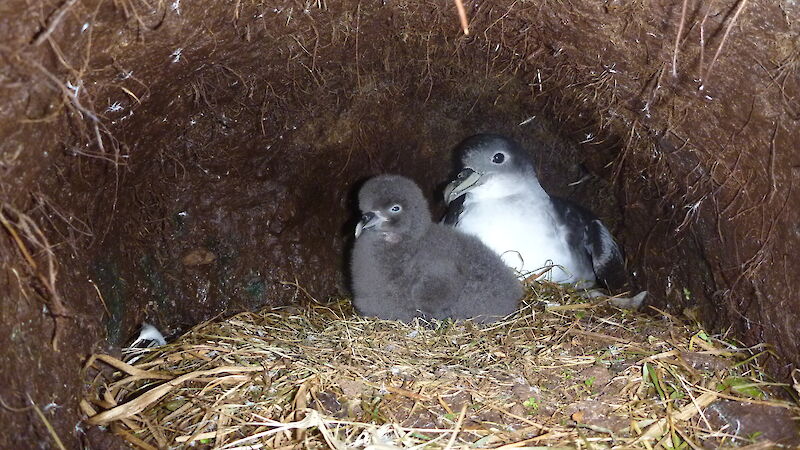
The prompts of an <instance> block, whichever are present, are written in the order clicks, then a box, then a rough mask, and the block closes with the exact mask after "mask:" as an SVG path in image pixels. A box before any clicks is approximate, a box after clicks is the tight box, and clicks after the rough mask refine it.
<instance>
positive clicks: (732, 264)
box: [0, 0, 800, 448]
mask: <svg viewBox="0 0 800 450" xmlns="http://www.w3.org/2000/svg"><path fill="white" fill-rule="evenodd" d="M683 7H684V4H683V2H678V1H671V2H667V1H654V2H641V1H630V2H625V1H616V0H609V1H606V2H602V3H601V2H594V1H574V2H558V1H544V2H535V3H532V2H524V1H519V0H493V1H480V2H471V3H469V4H467V13H468V15H469V17H470V21H471V25H470V26H471V33H470V35H469V36H464V35H463V34H462V33H461V32H460V30H459V29H458V20H457V17H456V15H455V8H454V7H453V5H452V4H451V3H450V2H446V1H437V2H423V1H419V0H399V1H387V2H356V1H351V0H345V1H342V2H338V3H336V4H334V3H333V2H330V4H328V3H326V2H324V1H319V2H309V3H302V2H296V1H281V2H273V3H268V2H263V3H261V2H256V1H250V0H244V1H242V0H236V1H224V2H205V3H203V4H197V3H194V2H189V1H184V2H180V1H175V2H163V1H158V2H147V1H144V0H140V1H136V0H113V1H102V0H84V1H75V0H66V1H37V0H33V1H31V0H26V1H22V0H7V1H5V2H3V3H2V4H0V37H2V40H0V138H1V140H0V208H1V209H0V212H1V213H2V216H0V217H1V218H2V225H3V226H2V228H3V233H2V236H1V237H0V269H2V270H0V307H1V308H2V318H0V330H2V331H0V345H2V346H3V348H4V350H3V351H2V352H0V367H2V371H1V372H0V386H2V388H0V397H1V398H2V400H3V405H2V408H0V420H2V423H4V425H5V427H4V433H3V437H2V438H0V447H4V448H5V447H9V448H28V447H31V446H40V447H45V448H46V447H48V446H49V445H51V444H50V442H51V441H50V438H49V436H48V432H47V429H46V428H45V426H44V425H43V422H42V421H41V420H40V419H39V418H38V416H37V415H36V414H35V412H34V411H33V410H32V409H31V408H30V406H29V405H30V403H31V402H33V403H35V404H36V405H38V407H39V408H42V409H43V410H45V412H44V414H45V417H46V418H47V419H48V420H49V421H50V422H51V423H52V424H53V426H54V428H55V430H56V432H57V433H58V435H59V436H60V437H61V439H63V440H64V441H65V445H66V446H67V447H68V448H75V447H77V446H78V443H79V442H80V441H82V440H83V439H84V438H83V432H82V431H81V426H80V420H81V417H80V415H79V413H78V410H77V408H76V403H77V399H78V398H79V395H80V393H81V387H82V382H83V380H82V377H81V373H80V370H81V366H82V363H83V361H84V360H85V358H86V356H87V355H88V354H90V353H92V352H94V351H96V350H99V349H114V348H118V347H119V345H120V344H122V343H124V342H126V341H128V340H129V339H130V338H131V337H132V336H133V335H134V334H135V331H136V328H137V327H138V326H139V324H140V323H141V322H142V321H143V320H147V321H151V322H153V323H155V324H156V325H157V326H159V327H160V328H161V329H162V330H166V331H167V332H168V333H170V334H175V333H179V332H181V331H183V330H185V329H187V328H188V327H190V326H192V325H194V324H196V323H198V322H199V321H202V320H204V319H207V318H210V317H214V316H215V315H219V314H222V315H229V314H233V313H235V312H238V311H241V310H245V309H255V308H259V307H262V306H266V305H270V304H276V303H283V302H291V301H292V300H293V299H295V298H296V296H298V295H299V296H305V295H310V296H313V297H315V298H317V299H326V298H328V297H332V296H338V295H341V294H342V293H345V292H346V281H345V279H344V277H343V276H342V275H341V274H342V261H343V258H342V254H343V252H344V249H346V248H347V245H348V237H349V235H350V232H351V230H352V219H353V216H354V211H353V205H352V193H353V189H354V186H356V185H357V183H358V181H359V180H362V179H363V178H364V177H366V176H368V175H371V174H375V173H379V172H387V171H388V172H398V173H403V174H406V175H409V176H411V177H412V178H414V179H415V180H417V181H418V182H419V183H421V185H422V186H423V187H424V189H425V191H426V192H427V193H428V194H429V195H430V199H431V201H434V200H435V199H437V198H438V197H437V193H438V189H439V188H440V187H441V182H442V181H444V180H445V179H446V178H447V176H448V175H449V173H450V171H451V170H452V168H453V167H452V164H451V159H450V154H451V150H452V149H453V147H454V146H455V145H456V144H457V142H458V141H460V140H461V139H463V138H464V137H466V136H467V135H470V134H473V133H475V132H479V131H495V132H502V133H507V134H510V135H512V136H514V137H516V138H518V139H519V140H520V141H521V142H523V143H524V144H526V145H527V146H528V147H530V148H531V149H532V152H533V154H534V155H535V156H536V158H537V161H538V165H539V170H540V173H541V178H542V180H543V184H544V185H545V187H546V188H548V189H549V190H550V191H551V192H552V193H556V194H560V195H564V196H567V197H571V198H574V199H576V200H578V201H580V202H581V203H583V204H585V205H587V206H589V207H591V208H592V209H594V210H595V211H596V212H597V213H598V214H599V215H600V216H601V217H602V218H603V219H604V220H605V221H606V222H607V223H608V224H609V225H611V227H612V229H613V231H614V232H615V234H616V236H618V237H619V239H620V241H621V243H622V244H623V246H624V247H625V249H626V251H627V254H628V258H629V263H630V266H631V269H632V270H633V271H634V272H635V274H636V275H635V282H636V284H637V286H638V287H641V288H646V289H648V290H649V291H650V292H651V293H652V294H653V303H654V304H655V305H656V306H659V307H664V308H668V309H670V310H672V311H678V312H680V311H682V310H684V309H685V308H689V309H693V308H696V312H697V314H699V316H700V317H702V318H703V320H704V322H705V323H706V324H707V325H708V326H709V327H710V328H712V329H715V330H728V329H730V330H732V332H733V334H734V335H736V336H738V338H739V339H740V340H741V341H742V342H743V343H744V344H746V345H754V344H757V343H767V344H769V345H771V346H772V347H773V348H774V350H775V352H776V354H777V355H780V356H782V359H779V358H775V359H774V360H773V367H772V370H773V372H774V374H775V376H776V377H778V378H784V377H786V376H787V374H788V373H789V371H790V370H791V369H792V368H794V367H797V366H798V364H800V357H799V356H798V355H800V338H798V334H797V326H796V324H797V323H798V320H799V319H800V304H799V303H798V302H800V299H798V297H797V292H800V272H798V270H797V269H796V268H795V266H794V264H796V262H793V261H796V260H797V257H793V256H791V255H794V254H796V253H797V252H798V251H800V226H799V225H798V224H800V213H798V207H800V194H799V193H798V190H797V189H795V188H794V187H793V180H794V178H795V176H796V174H797V170H798V168H799V167H800V161H799V160H798V158H800V157H798V154H797V153H796V152H795V151H794V150H795V148H796V147H797V144H796V143H797V141H798V138H800V131H798V130H800V128H798V120H800V100H798V95H800V83H799V82H798V81H799V79H798V72H797V70H798V67H800V39H799V38H798V36H800V32H799V31H798V30H799V27H798V18H799V17H800V5H798V4H797V3H796V2H794V1H789V0H785V1H781V2H767V1H755V2H747V1H746V0H740V1H739V2H732V1H727V0H722V1H719V2H703V3H701V2H687V3H686V5H685V9H686V12H685V14H682V9H683ZM737 12H738V13H737ZM679 30H680V33H681V38H680V39H679V42H678V52H677V53H676V51H675V43H676V35H678V32H679ZM701 44H702V45H701ZM675 56H677V65H673V58H674V57H675ZM701 86H702V89H700V87H701ZM531 118H532V119H531ZM582 178H586V181H584V182H582V183H579V184H577V185H574V186H569V183H571V182H573V181H577V180H579V179H582ZM300 287H301V288H302V289H300ZM34 443H38V444H34Z"/></svg>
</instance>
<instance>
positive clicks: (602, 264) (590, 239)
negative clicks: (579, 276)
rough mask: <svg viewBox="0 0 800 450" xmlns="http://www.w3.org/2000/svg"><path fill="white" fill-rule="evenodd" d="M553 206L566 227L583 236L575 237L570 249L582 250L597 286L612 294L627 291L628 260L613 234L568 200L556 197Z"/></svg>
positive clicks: (570, 240)
mask: <svg viewBox="0 0 800 450" xmlns="http://www.w3.org/2000/svg"><path fill="white" fill-rule="evenodd" d="M552 200H553V206H554V207H555V209H556V212H557V213H558V214H559V215H560V216H561V219H562V220H563V221H564V222H565V224H566V225H567V226H568V227H569V228H571V229H574V230H583V232H582V233H572V234H571V235H570V237H569V243H570V246H571V247H573V248H583V249H584V250H585V251H586V255H587V257H588V259H589V261H591V264H592V269H593V271H594V275H595V277H596V278H597V282H598V283H599V284H601V285H603V286H605V287H606V289H608V290H609V291H611V292H612V293H613V292H617V291H619V290H622V289H624V287H625V286H626V284H627V281H628V275H627V272H626V270H625V257H624V256H623V254H622V250H621V249H620V248H619V245H617V242H616V241H615V240H614V237H613V236H612V235H611V232H609V231H608V229H607V228H606V227H605V225H603V222H601V221H600V219H598V218H597V216H595V215H594V214H593V213H592V212H591V211H589V210H588V209H586V208H583V207H582V206H580V205H577V204H575V203H572V202H570V201H568V200H564V199H560V198H556V197H553V198H552Z"/></svg>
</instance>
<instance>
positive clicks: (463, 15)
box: [455, 0, 469, 36]
mask: <svg viewBox="0 0 800 450" xmlns="http://www.w3.org/2000/svg"><path fill="white" fill-rule="evenodd" d="M455 3H456V9H457V10H458V19H459V20H460V21H461V29H462V30H464V34H465V35H467V36H469V22H467V11H466V10H465V9H464V2H463V1H462V0H455Z"/></svg>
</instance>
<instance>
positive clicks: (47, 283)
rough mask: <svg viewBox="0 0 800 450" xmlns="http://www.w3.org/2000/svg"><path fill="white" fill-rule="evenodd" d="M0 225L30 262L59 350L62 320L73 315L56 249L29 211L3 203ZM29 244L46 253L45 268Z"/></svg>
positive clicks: (0, 210)
mask: <svg viewBox="0 0 800 450" xmlns="http://www.w3.org/2000/svg"><path fill="white" fill-rule="evenodd" d="M0 224H2V225H3V228H4V229H5V230H6V232H7V233H8V234H9V235H10V236H11V238H12V240H13V241H14V244H16V246H17V249H18V250H19V251H20V253H21V254H22V257H23V259H24V260H25V262H26V263H27V264H28V269H29V271H30V272H31V274H32V275H33V277H34V278H35V279H36V280H37V281H38V282H39V286H38V287H39V288H40V289H41V290H40V294H41V295H42V296H43V297H44V298H45V299H46V304H47V307H48V310H49V311H48V312H49V314H50V316H52V317H53V321H54V330H53V339H52V341H51V344H52V346H53V350H55V351H58V343H59V339H60V337H61V334H62V333H63V329H62V327H63V322H62V321H63V320H65V319H67V318H69V317H71V315H70V313H69V311H68V310H67V308H66V306H65V305H64V302H63V300H62V298H61V296H60V295H59V293H58V289H57V287H56V286H57V283H56V278H57V275H58V269H57V266H56V258H55V254H53V248H52V246H51V245H50V243H49V242H48V240H47V237H46V236H45V235H44V233H43V232H42V230H41V229H40V228H39V226H38V225H37V224H36V222H34V220H33V219H31V218H30V216H28V215H27V214H25V213H23V212H21V211H19V210H17V209H16V208H14V207H12V206H11V205H9V204H6V203H2V204H0ZM26 242H28V243H30V244H32V245H33V247H34V248H35V249H36V250H37V251H40V252H41V253H42V254H43V255H44V259H45V267H44V268H41V267H40V266H39V264H38V263H37V262H36V258H35V257H34V254H33V253H32V252H31V250H30V249H29V247H28V244H27V243H26Z"/></svg>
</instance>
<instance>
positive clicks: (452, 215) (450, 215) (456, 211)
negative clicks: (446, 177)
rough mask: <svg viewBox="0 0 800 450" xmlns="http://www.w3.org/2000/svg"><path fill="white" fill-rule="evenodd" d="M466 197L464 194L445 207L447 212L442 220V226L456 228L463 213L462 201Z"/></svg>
mask: <svg viewBox="0 0 800 450" xmlns="http://www.w3.org/2000/svg"><path fill="white" fill-rule="evenodd" d="M466 196H467V195H466V194H464V195H462V196H461V197H458V198H457V199H455V200H453V201H452V202H450V204H449V205H447V212H446V213H445V215H444V218H443V219H442V223H443V224H445V225H450V226H456V225H457V224H458V220H459V219H460V218H461V213H462V212H464V199H465V198H466Z"/></svg>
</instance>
